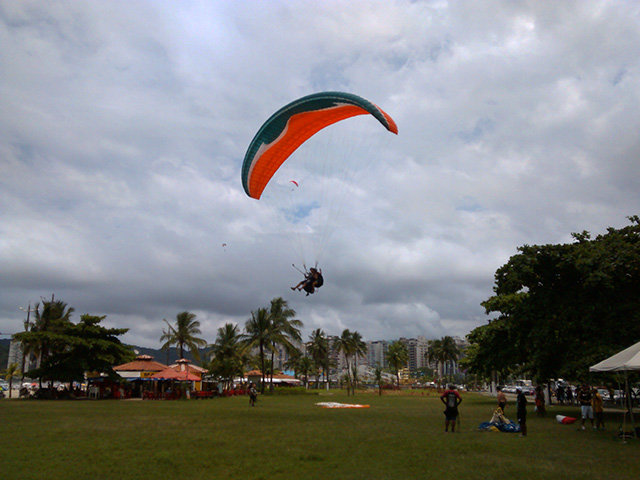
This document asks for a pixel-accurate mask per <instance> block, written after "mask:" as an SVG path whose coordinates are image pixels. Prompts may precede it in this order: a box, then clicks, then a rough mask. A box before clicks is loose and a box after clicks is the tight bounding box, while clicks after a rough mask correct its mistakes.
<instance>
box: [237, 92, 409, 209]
mask: <svg viewBox="0 0 640 480" xmlns="http://www.w3.org/2000/svg"><path fill="white" fill-rule="evenodd" d="M366 114H370V115H373V116H374V117H375V118H376V119H377V120H378V121H379V122H380V123H381V124H382V125H383V126H384V127H385V128H386V129H387V130H388V131H390V132H392V133H395V134H397V133H398V127H397V126H396V124H395V122H394V121H393V119H392V118H391V117H390V116H389V115H388V114H387V113H385V112H384V111H383V110H382V109H381V108H379V107H378V106H376V105H374V104H373V103H371V102H369V101H368V100H365V99H364V98H362V97H359V96H357V95H353V94H351V93H343V92H322V93H314V94H312V95H307V96H306V97H302V98H300V99H298V100H295V101H293V102H291V103H289V104H288V105H286V106H284V107H282V108H281V109H280V110H278V111H277V112H276V113H274V114H273V115H272V116H271V117H270V118H269V119H268V120H267V121H266V122H265V123H264V125H262V127H260V130H258V133H257V134H256V136H255V137H254V138H253V140H252V141H251V144H250V145H249V148H248V149H247V153H246V154H245V157H244V163H243V164H242V186H243V187H244V191H245V192H246V194H247V195H249V196H250V197H252V198H255V199H259V198H260V196H261V195H262V192H263V190H264V189H265V187H266V186H267V184H268V183H269V180H271V177H273V175H274V174H275V172H276V171H277V170H278V168H280V166H281V165H282V164H283V162H284V161H285V160H286V159H287V158H289V156H290V155H291V154H292V153H293V152H294V151H295V150H296V149H297V148H298V147H299V146H300V145H302V144H303V143H304V142H305V141H307V140H308V139H309V138H310V137H312V136H313V135H314V134H316V133H317V132H319V131H320V130H322V129H323V128H325V127H327V126H329V125H332V124H334V123H336V122H339V121H341V120H344V119H347V118H350V117H354V116H356V115H366Z"/></svg>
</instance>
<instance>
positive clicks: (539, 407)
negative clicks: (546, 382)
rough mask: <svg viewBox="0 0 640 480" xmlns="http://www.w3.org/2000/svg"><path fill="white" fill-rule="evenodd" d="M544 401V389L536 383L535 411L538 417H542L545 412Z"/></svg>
mask: <svg viewBox="0 0 640 480" xmlns="http://www.w3.org/2000/svg"><path fill="white" fill-rule="evenodd" d="M545 403H546V402H545V399H544V390H543V388H542V385H538V386H537V387H536V413H537V414H538V416H539V417H544V416H545V415H546V414H547V408H546V406H545Z"/></svg>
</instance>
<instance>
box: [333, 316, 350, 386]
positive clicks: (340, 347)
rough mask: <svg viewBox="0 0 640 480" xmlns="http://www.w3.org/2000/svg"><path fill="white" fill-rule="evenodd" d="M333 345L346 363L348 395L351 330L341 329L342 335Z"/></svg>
mask: <svg viewBox="0 0 640 480" xmlns="http://www.w3.org/2000/svg"><path fill="white" fill-rule="evenodd" d="M335 347H336V350H337V351H338V352H342V354H343V355H344V358H345V362H346V364H347V396H349V395H350V391H351V370H350V369H351V363H350V362H349V359H350V357H351V355H352V353H353V346H352V344H351V332H350V331H349V329H348V328H347V329H344V330H343V331H342V335H340V337H338V339H337V340H336V342H335Z"/></svg>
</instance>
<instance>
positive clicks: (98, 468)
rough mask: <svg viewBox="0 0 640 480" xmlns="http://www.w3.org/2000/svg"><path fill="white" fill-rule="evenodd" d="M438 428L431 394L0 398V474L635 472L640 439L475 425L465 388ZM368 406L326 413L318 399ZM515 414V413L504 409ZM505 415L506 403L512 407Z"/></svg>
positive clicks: (533, 420)
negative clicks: (449, 428)
mask: <svg viewBox="0 0 640 480" xmlns="http://www.w3.org/2000/svg"><path fill="white" fill-rule="evenodd" d="M463 399H464V402H463V403H462V405H461V409H460V415H461V418H460V420H461V426H462V428H461V432H460V433H456V434H448V435H445V434H444V433H443V430H444V415H443V414H442V411H443V407H442V404H441V403H440V402H439V400H438V399H437V397H435V396H421V395H414V396H400V395H397V396H396V395H383V396H382V397H379V396H377V395H374V394H359V395H357V396H356V397H355V399H354V398H353V397H347V396H346V395H344V394H342V393H339V392H336V393H334V394H332V395H322V396H315V395H304V396H260V397H259V399H258V404H257V406H256V407H254V408H252V407H250V406H249V401H248V399H247V398H246V397H234V398H215V399H210V400H198V401H195V400H192V401H173V402H168V401H109V400H104V401H32V400H6V399H5V400H2V401H0V418H1V419H2V437H0V438H1V439H2V442H1V444H0V445H1V447H0V469H1V471H2V473H3V477H4V478H15V479H20V480H27V479H49V480H50V479H51V478H63V479H80V478H82V479H87V478H89V479H169V478H177V479H182V478H196V479H209V478H211V479H214V478H215V479H235V478H242V479H246V480H250V479H265V480H275V479H402V480H406V479H420V478H438V479H440V478H443V477H444V476H448V477H450V478H463V479H483V478H487V479H489V478H491V479H493V480H495V479H496V478H509V477H513V478H516V477H517V478H518V479H519V480H520V479H546V478H549V479H553V480H560V479H574V478H575V479H581V480H583V479H585V478H589V479H607V480H611V479H637V478H638V476H639V475H640V444H639V443H638V441H634V440H631V441H629V443H627V444H622V443H621V442H620V441H619V440H618V439H616V438H615V437H614V432H615V431H617V428H618V425H619V420H620V418H621V417H620V414H618V413H614V412H611V413H609V412H607V416H606V417H605V422H606V423H607V430H606V431H590V430H587V431H584V432H583V431H578V430H577V426H576V425H568V426H567V425H559V424H557V423H556V422H555V420H554V418H553V417H554V416H555V415H556V414H565V415H571V416H577V415H578V413H579V412H578V409H577V407H573V408H572V407H564V408H561V407H551V408H550V411H549V413H548V415H547V418H542V419H540V418H537V417H536V416H535V414H534V413H533V411H532V410H533V409H531V411H530V412H529V416H528V425H529V436H528V437H526V438H522V437H519V436H517V435H516V434H508V433H493V432H480V431H478V430H477V427H478V425H479V424H480V423H481V422H483V421H488V420H489V419H490V417H491V413H492V410H493V406H494V402H495V400H494V399H493V398H491V397H486V396H482V395H479V394H469V393H464V392H463ZM321 401H332V402H334V401H335V402H343V403H354V402H357V403H366V404H369V405H371V408H368V409H362V410H330V409H323V408H320V407H317V406H315V405H314V403H316V402H321ZM510 409H511V412H510V411H509V410H510ZM506 413H507V416H509V414H510V413H513V406H512V405H511V406H510V407H509V408H507V412H506Z"/></svg>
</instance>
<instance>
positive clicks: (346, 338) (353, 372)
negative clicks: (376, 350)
mask: <svg viewBox="0 0 640 480" xmlns="http://www.w3.org/2000/svg"><path fill="white" fill-rule="evenodd" d="M335 346H336V349H337V350H338V351H339V352H342V353H343V354H344V356H345V361H346V363H347V377H348V382H347V395H348V394H349V391H348V390H349V388H350V389H351V393H352V394H353V395H355V393H356V391H355V388H356V383H357V381H358V378H357V374H358V373H357V364H358V357H359V356H364V355H366V353H367V344H366V343H365V342H364V341H363V340H362V335H360V333H359V332H351V331H349V329H345V330H343V332H342V335H341V336H340V337H339V338H338V339H337V340H336V343H335ZM351 358H353V365H351V364H350V362H349V360H350V359H351Z"/></svg>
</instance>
